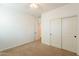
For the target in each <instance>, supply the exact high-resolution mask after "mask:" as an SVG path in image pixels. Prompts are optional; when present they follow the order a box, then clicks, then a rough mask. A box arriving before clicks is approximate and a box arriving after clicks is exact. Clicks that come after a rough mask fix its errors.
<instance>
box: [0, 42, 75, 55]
mask: <svg viewBox="0 0 79 59" xmlns="http://www.w3.org/2000/svg"><path fill="white" fill-rule="evenodd" d="M0 55H1V56H76V54H75V53H72V52H69V51H66V50H63V49H58V48H55V47H51V46H48V45H45V44H41V43H40V41H35V42H31V43H28V44H25V45H22V46H19V47H16V48H12V49H8V50H6V51H2V52H1V53H0Z"/></svg>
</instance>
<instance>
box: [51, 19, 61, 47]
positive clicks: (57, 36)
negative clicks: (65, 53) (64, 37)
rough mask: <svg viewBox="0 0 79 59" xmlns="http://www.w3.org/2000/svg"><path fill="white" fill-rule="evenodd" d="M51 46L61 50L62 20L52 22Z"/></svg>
mask: <svg viewBox="0 0 79 59" xmlns="http://www.w3.org/2000/svg"><path fill="white" fill-rule="evenodd" d="M50 45H52V46H55V47H58V48H61V19H55V20H53V19H52V20H51V21H50Z"/></svg>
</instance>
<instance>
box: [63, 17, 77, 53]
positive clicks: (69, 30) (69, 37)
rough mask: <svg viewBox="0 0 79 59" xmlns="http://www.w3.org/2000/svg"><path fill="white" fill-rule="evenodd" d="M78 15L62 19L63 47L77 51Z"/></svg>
mask: <svg viewBox="0 0 79 59" xmlns="http://www.w3.org/2000/svg"><path fill="white" fill-rule="evenodd" d="M76 36H77V17H75V16H74V17H69V18H63V19H62V48H63V49H66V50H69V51H72V52H76V49H77V48H76V46H77V45H76V44H77V42H76V41H77V38H76Z"/></svg>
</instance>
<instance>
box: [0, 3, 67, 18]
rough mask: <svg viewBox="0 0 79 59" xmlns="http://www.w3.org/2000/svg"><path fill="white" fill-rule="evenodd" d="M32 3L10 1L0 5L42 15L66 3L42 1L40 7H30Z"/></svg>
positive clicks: (38, 15)
mask: <svg viewBox="0 0 79 59" xmlns="http://www.w3.org/2000/svg"><path fill="white" fill-rule="evenodd" d="M30 4H31V3H12V4H11V3H9V4H0V7H3V8H4V9H10V10H14V11H17V12H22V13H27V14H29V15H33V16H36V17H40V15H41V14H42V13H43V12H46V11H49V10H52V9H55V8H58V7H61V6H63V5H66V3H40V4H39V8H36V9H34V8H31V7H30Z"/></svg>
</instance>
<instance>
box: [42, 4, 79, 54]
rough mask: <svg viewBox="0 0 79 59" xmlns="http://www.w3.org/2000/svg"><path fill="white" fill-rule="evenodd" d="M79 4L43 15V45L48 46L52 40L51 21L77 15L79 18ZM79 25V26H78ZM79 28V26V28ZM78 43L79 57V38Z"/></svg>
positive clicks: (69, 5)
mask: <svg viewBox="0 0 79 59" xmlns="http://www.w3.org/2000/svg"><path fill="white" fill-rule="evenodd" d="M78 6H79V4H68V5H65V6H63V7H60V8H56V9H54V10H51V11H48V12H46V13H43V14H42V17H41V27H42V34H41V35H42V43H44V44H48V45H50V43H49V40H50V20H52V19H56V18H60V17H67V16H73V15H77V16H78V17H79V15H78V14H79V7H78ZM78 20H79V19H78ZM78 25H79V24H78ZM78 28H79V26H78ZM78 37H79V29H78ZM77 40H78V41H77V42H78V45H77V46H78V47H77V50H78V51H77V53H78V55H79V38H78V39H77Z"/></svg>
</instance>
